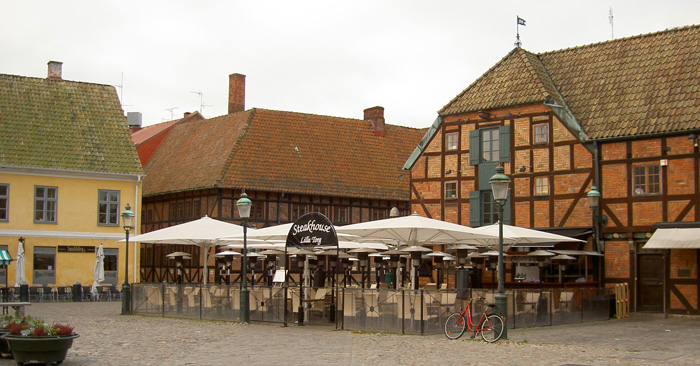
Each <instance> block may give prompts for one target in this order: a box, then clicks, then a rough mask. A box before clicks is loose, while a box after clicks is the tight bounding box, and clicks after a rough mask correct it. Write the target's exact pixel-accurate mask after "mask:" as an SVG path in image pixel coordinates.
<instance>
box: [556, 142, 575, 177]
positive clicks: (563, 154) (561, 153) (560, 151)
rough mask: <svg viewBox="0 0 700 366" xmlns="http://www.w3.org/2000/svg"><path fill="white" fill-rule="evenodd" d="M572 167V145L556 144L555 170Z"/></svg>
mask: <svg viewBox="0 0 700 366" xmlns="http://www.w3.org/2000/svg"><path fill="white" fill-rule="evenodd" d="M569 169H571V146H569V145H567V146H556V147H555V148H554V170H555V171H556V170H569Z"/></svg>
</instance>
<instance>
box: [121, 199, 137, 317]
mask: <svg viewBox="0 0 700 366" xmlns="http://www.w3.org/2000/svg"><path fill="white" fill-rule="evenodd" d="M135 216H136V215H134V213H133V212H132V211H131V206H129V204H128V203H127V204H126V209H125V210H124V211H122V224H123V226H124V231H125V232H126V256H125V257H124V283H123V284H122V294H121V297H122V315H127V314H131V287H130V286H129V232H130V231H131V229H133V228H134V217H135Z"/></svg>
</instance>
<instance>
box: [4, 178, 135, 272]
mask: <svg viewBox="0 0 700 366" xmlns="http://www.w3.org/2000/svg"><path fill="white" fill-rule="evenodd" d="M13 170H14V171H13ZM141 178H142V176H138V175H136V176H130V175H109V174H96V173H92V174H85V173H82V174H76V173H72V172H60V171H54V172H47V171H32V170H31V169H21V170H19V169H3V173H2V174H0V185H3V186H5V187H7V188H8V191H9V197H8V203H9V205H8V210H7V211H8V220H6V221H0V233H1V235H2V236H0V249H5V250H7V251H8V252H9V253H10V256H11V257H12V258H13V259H14V261H13V262H12V264H10V265H9V266H8V268H7V277H6V281H2V277H1V276H0V285H3V284H5V283H7V284H8V285H9V286H14V285H15V279H16V268H17V264H16V259H17V254H18V253H17V251H18V248H19V245H18V243H19V241H20V238H21V239H22V241H23V247H24V261H25V263H24V266H25V276H26V279H27V283H28V284H30V285H55V286H69V285H73V284H74V283H75V282H76V281H77V282H80V283H81V284H85V285H90V284H92V282H93V271H94V266H95V255H96V250H97V248H98V247H99V246H100V245H102V246H103V248H104V252H105V281H104V282H102V283H103V284H105V285H107V284H114V285H117V284H119V283H122V282H123V281H124V271H125V268H126V265H125V262H124V260H125V258H126V243H125V242H124V239H125V236H126V233H125V230H124V228H123V227H122V226H121V224H122V223H121V216H120V214H121V212H122V211H123V210H124V209H125V207H126V205H127V204H129V205H130V207H131V210H132V211H134V212H138V208H139V207H141V199H140V197H141V182H140V180H141ZM45 188H49V189H54V188H55V192H56V197H55V201H53V202H55V220H49V221H48V222H42V221H38V220H36V216H37V215H38V214H39V213H38V212H39V210H38V209H37V207H36V206H37V203H36V202H35V201H36V199H37V197H36V193H37V189H38V190H39V192H41V191H42V190H44V189H45ZM101 194H102V196H103V197H104V196H105V194H107V195H108V196H110V195H111V196H112V197H114V198H115V199H116V200H115V201H114V203H113V204H111V205H110V206H113V207H110V208H112V213H114V212H116V214H117V215H116V222H115V221H114V217H113V218H112V221H111V222H110V220H109V219H107V220H104V215H105V213H102V220H101V219H100V216H101V215H100V208H101V206H102V207H103V205H104V203H102V204H101V203H100V201H101V200H100V195H101ZM112 216H114V215H112ZM139 216H140V215H136V219H137V220H138V219H139ZM138 227H139V225H138V221H137V225H136V228H138ZM136 228H135V229H134V230H132V234H135V233H136ZM129 245H130V248H129V259H128V260H129V269H130V270H129V282H136V281H138V280H139V279H138V267H137V263H138V261H137V257H138V251H137V250H135V247H134V243H129ZM0 275H1V274H0Z"/></svg>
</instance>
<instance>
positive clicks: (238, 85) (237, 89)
mask: <svg viewBox="0 0 700 366" xmlns="http://www.w3.org/2000/svg"><path fill="white" fill-rule="evenodd" d="M244 110H245V75H243V74H231V75H229V76H228V113H229V114H231V113H236V112H243V111H244Z"/></svg>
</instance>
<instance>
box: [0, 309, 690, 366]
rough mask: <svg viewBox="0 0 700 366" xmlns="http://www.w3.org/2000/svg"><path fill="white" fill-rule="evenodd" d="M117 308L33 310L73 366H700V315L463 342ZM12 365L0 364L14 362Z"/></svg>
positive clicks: (532, 331) (552, 329) (542, 329)
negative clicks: (65, 334) (58, 327)
mask: <svg viewBox="0 0 700 366" xmlns="http://www.w3.org/2000/svg"><path fill="white" fill-rule="evenodd" d="M120 311H121V303H120V302H99V303H91V302H83V303H35V304H32V305H31V306H30V307H28V308H27V314H30V315H33V316H36V317H39V318H43V319H44V320H46V321H56V322H62V323H69V324H70V325H72V326H74V327H75V329H76V332H78V333H79V334H80V338H78V339H76V340H75V341H74V343H73V348H72V349H71V350H69V352H68V357H67V359H66V361H65V362H64V363H63V364H64V365H66V366H74V365H120V366H121V365H239V364H240V365H274V364H295V365H375V364H381V365H441V364H449V365H454V364H459V365H475V364H494V363H499V364H503V365H570V366H571V365H658V364H664V365H700V347H698V340H697V338H698V337H697V336H698V334H700V318H698V317H686V318H669V319H663V318H660V317H639V316H634V315H633V317H632V318H630V319H624V320H608V321H602V322H594V323H587V324H574V325H564V326H553V327H540V328H524V329H511V330H509V333H508V335H509V340H507V341H504V340H501V341H499V342H497V343H495V344H487V343H484V342H483V341H479V340H472V339H469V337H468V336H463V337H462V338H461V339H459V340H457V341H450V340H448V339H447V338H445V336H444V335H430V336H416V335H396V334H378V333H363V332H351V331H345V330H334V329H333V328H331V327H319V326H304V327H299V326H295V325H290V326H289V327H282V326H281V325H279V324H260V323H253V324H239V323H235V322H218V321H199V320H186V319H172V318H159V317H146V316H137V315H133V316H122V315H120V314H119V313H120ZM13 364H15V362H14V361H13V360H11V359H2V360H0V366H2V365H13Z"/></svg>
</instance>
